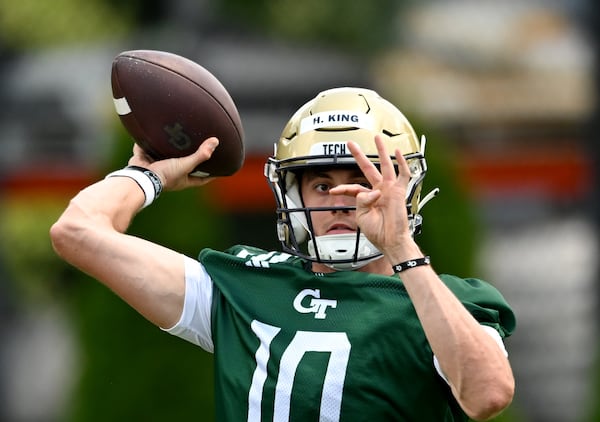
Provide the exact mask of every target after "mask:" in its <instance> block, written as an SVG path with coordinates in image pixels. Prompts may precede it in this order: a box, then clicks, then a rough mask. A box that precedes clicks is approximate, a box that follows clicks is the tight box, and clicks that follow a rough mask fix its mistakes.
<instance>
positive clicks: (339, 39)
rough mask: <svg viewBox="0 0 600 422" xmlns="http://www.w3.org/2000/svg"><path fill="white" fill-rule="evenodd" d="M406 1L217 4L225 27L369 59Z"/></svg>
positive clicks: (386, 40) (230, 0) (240, 0)
mask: <svg viewBox="0 0 600 422" xmlns="http://www.w3.org/2000/svg"><path fill="white" fill-rule="evenodd" d="M404 3H407V0H404V1H399V0H372V1H362V2H348V1H346V0H329V1H322V0H305V1H296V0H281V1H272V0H255V1H252V2H249V1H246V0H222V1H221V2H219V13H220V15H221V16H222V17H223V21H225V22H229V23H231V22H235V24H236V25H238V26H242V27H247V28H251V29H254V30H256V31H259V32H262V33H266V34H268V35H273V36H275V37H276V38H278V39H288V40H292V41H301V42H303V43H311V44H314V45H315V46H322V47H338V48H342V49H344V50H346V51H348V52H351V53H352V54H356V53H360V54H373V53H376V52H378V51H381V50H382V49H384V48H386V47H389V45H390V43H391V42H393V40H394V39H393V27H394V21H395V19H396V16H397V12H398V10H399V8H400V7H401V6H402V5H403V4H404Z"/></svg>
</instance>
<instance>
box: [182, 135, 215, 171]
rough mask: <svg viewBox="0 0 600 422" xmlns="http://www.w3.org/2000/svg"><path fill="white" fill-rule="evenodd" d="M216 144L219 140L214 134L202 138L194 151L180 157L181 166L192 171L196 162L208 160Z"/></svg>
mask: <svg viewBox="0 0 600 422" xmlns="http://www.w3.org/2000/svg"><path fill="white" fill-rule="evenodd" d="M218 145H219V140H218V139H217V138H215V137H214V136H213V137H211V138H208V139H206V140H204V141H203V142H202V144H200V146H199V147H198V149H197V150H196V151H195V152H194V153H192V154H190V155H188V156H185V157H182V158H181V160H182V161H181V164H182V166H183V167H185V168H186V169H189V171H192V170H193V169H194V168H196V166H197V165H198V164H200V163H203V162H205V161H208V160H209V159H210V157H212V154H213V152H214V151H215V149H216V148H217V146H218Z"/></svg>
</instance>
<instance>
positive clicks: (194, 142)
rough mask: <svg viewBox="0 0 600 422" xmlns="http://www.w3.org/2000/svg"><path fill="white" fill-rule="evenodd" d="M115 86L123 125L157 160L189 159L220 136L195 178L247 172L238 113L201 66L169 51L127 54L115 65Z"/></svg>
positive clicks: (242, 132) (117, 105)
mask: <svg viewBox="0 0 600 422" xmlns="http://www.w3.org/2000/svg"><path fill="white" fill-rule="evenodd" d="M111 85H112V92H113V99H114V102H115V108H116V110H117V113H118V114H119V117H120V119H121V122H122V123H123V125H124V126H125V128H126V129H127V132H128V133H129V134H130V135H131V136H132V137H133V139H134V140H135V142H136V143H137V144H138V145H140V146H141V147H142V149H144V151H145V152H146V153H147V154H148V155H149V156H150V157H152V158H153V159H155V160H161V159H165V158H173V157H182V156H185V155H189V154H191V153H193V152H195V151H196V150H197V149H198V147H199V146H200V144H201V143H202V142H203V141H204V140H205V139H207V138H209V137H211V136H216V137H217V138H219V146H218V147H217V149H216V150H215V151H214V153H213V155H212V157H211V158H210V159H209V160H208V161H206V162H204V163H201V164H200V165H199V166H198V167H196V169H194V171H193V172H192V175H195V176H201V177H206V176H230V175H232V174H234V173H235V172H236V171H238V170H239V169H240V168H241V166H242V164H243V162H244V131H243V127H242V122H241V119H240V116H239V113H238V110H237V108H236V106H235V103H234V102H233V99H232V98H231V96H230V95H229V93H228V92H227V90H226V89H225V87H224V86H223V85H222V84H221V82H220V81H219V80H218V79H217V78H216V77H215V76H214V75H213V74H212V73H210V72H209V71H208V70H206V69H205V68H203V67H202V66H200V65H199V64H197V63H195V62H193V61H191V60H189V59H187V58H184V57H182V56H178V55H176V54H173V53H168V52H164V51H155V50H132V51H125V52H123V53H120V54H119V55H117V56H116V57H115V58H114V60H113V63H112V71H111Z"/></svg>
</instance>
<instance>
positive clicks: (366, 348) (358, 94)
mask: <svg viewBox="0 0 600 422" xmlns="http://www.w3.org/2000/svg"><path fill="white" fill-rule="evenodd" d="M215 148H218V140H217V139H215V138H211V139H208V140H207V141H205V142H204V143H203V144H202V145H201V147H200V148H199V149H198V151H197V152H195V153H194V154H192V155H190V156H187V157H183V158H178V159H168V160H161V161H152V160H151V159H149V157H148V156H147V155H146V154H144V153H143V151H142V150H141V149H140V148H139V147H137V146H135V147H134V153H133V156H132V157H131V159H130V161H129V164H130V166H133V167H129V168H126V169H124V170H118V171H116V172H114V173H111V174H110V175H109V176H107V177H106V178H105V179H104V180H102V181H99V182H97V183H95V184H93V185H91V186H89V187H87V188H86V189H84V190H83V191H81V192H80V193H79V194H77V195H76V196H75V197H74V198H73V199H72V201H71V202H70V204H69V206H68V208H67V209H66V210H65V212H64V213H63V215H62V216H61V217H60V218H59V220H58V221H57V222H56V223H55V224H54V225H53V227H52V229H51V238H52V241H53V245H54V248H55V249H56V251H57V253H58V254H59V255H60V256H61V257H63V258H64V259H65V260H67V261H68V262H70V263H71V264H73V265H74V266H76V267H78V268H80V269H81V270H82V271H85V272H86V273H88V274H90V275H91V276H93V277H95V278H96V279H98V280H99V281H100V282H102V283H104V284H105V285H106V286H108V287H109V288H110V289H112V290H113V291H114V292H116V293H117V294H118V295H119V296H120V297H121V298H123V299H124V300H125V301H126V302H127V303H129V304H130V305H131V306H132V307H133V308H135V309H136V310H137V311H138V312H140V313H141V314H142V315H144V316H145V317H146V318H147V319H148V320H149V321H151V322H152V323H154V324H156V325H157V326H159V327H160V328H162V329H163V330H165V331H167V332H169V333H171V334H173V335H177V336H180V337H182V338H184V339H186V340H188V341H191V342H193V343H195V344H197V345H198V346H200V347H202V348H203V349H204V350H207V351H209V352H213V353H214V356H215V379H216V400H217V403H216V404H217V407H216V410H217V419H218V420H219V421H236V422H237V421H241V420H246V421H265V420H269V421H289V420H302V421H313V420H314V421H317V420H319V421H358V420H374V421H375V420H377V421H384V420H385V421H393V420H398V421H436V422H439V421H463V420H467V418H468V417H470V418H472V419H475V420H486V419H489V418H492V417H494V416H495V415H497V414H498V413H500V412H501V411H502V410H503V409H505V408H506V407H507V406H508V405H509V404H510V402H511V400H512V398H513V394H514V378H513V374H512V371H511V367H510V364H509V361H508V359H507V353H506V350H505V347H504V345H503V338H505V337H506V336H508V335H510V334H511V333H512V331H513V329H514V327H515V317H514V314H513V312H512V310H511V308H510V306H509V305H508V304H507V303H506V302H505V300H504V299H503V297H502V295H501V294H500V293H499V292H498V291H497V290H496V289H495V288H493V287H492V286H491V285H489V284H488V283H486V282H484V281H482V280H479V279H473V278H469V279H463V278H459V277H456V276H452V275H438V274H437V273H436V272H435V270H434V268H433V266H432V265H433V264H432V261H431V260H430V258H429V257H428V256H425V255H424V254H423V252H422V251H421V250H420V248H419V246H418V245H417V243H416V242H415V239H414V236H415V234H416V233H418V231H419V230H420V227H421V216H420V214H419V211H420V208H421V207H422V206H423V205H424V204H425V202H427V201H428V200H429V199H430V198H431V197H433V195H434V194H435V190H434V191H433V192H432V193H431V194H428V195H425V196H424V197H423V198H421V188H422V183H423V178H424V176H425V173H426V171H427V165H426V161H425V156H424V153H425V138H424V137H422V138H421V139H419V138H418V137H417V135H416V133H415V131H414V130H413V128H412V127H411V125H410V123H409V122H408V120H407V119H406V118H405V116H404V115H403V114H402V113H401V112H400V111H399V110H398V109H397V108H396V107H395V106H394V105H392V104H391V103H390V102H388V101H387V100H385V99H383V98H381V97H380V96H379V95H378V94H377V93H376V92H374V91H371V90H367V89H360V88H335V89H331V90H327V91H324V92H321V93H319V94H318V95H317V96H316V97H315V98H314V99H312V100H311V101H309V102H308V103H306V104H305V105H303V106H302V107H301V108H300V109H299V110H298V111H297V112H296V113H295V114H294V116H292V118H291V119H290V121H289V122H288V124H287V125H286V127H285V128H284V130H283V133H282V135H281V138H280V139H279V141H278V142H277V144H276V149H275V153H274V155H273V156H272V157H270V158H269V159H268V162H267V163H266V166H265V175H266V178H267V183H269V185H270V186H271V188H272V190H273V193H274V196H275V200H276V202H277V235H278V237H279V240H280V241H281V243H282V251H265V250H260V249H257V248H252V247H247V246H234V247H232V248H230V249H228V250H227V251H225V252H220V251H216V250H212V249H203V250H202V251H201V252H200V254H199V257H198V259H193V258H190V257H187V256H183V255H181V254H180V253H178V252H176V251H173V250H170V249H167V248H165V247H162V246H160V245H157V244H154V243H151V242H148V241H146V240H143V239H141V238H138V237H133V236H130V235H127V234H125V232H126V230H127V227H128V225H129V223H130V221H131V220H132V219H133V218H134V216H135V214H136V213H137V212H138V211H139V210H140V209H141V208H142V207H144V206H147V205H149V204H150V203H151V202H152V200H153V199H155V197H156V196H158V195H159V194H160V191H161V189H163V188H164V189H166V190H177V189H183V188H189V187H193V186H200V185H203V184H205V183H207V182H208V181H209V179H200V178H195V177H190V176H189V173H190V172H191V171H192V169H194V168H195V167H196V166H197V165H198V164H199V163H201V162H203V161H205V160H207V159H208V158H209V157H210V156H211V154H212V152H213V151H214V150H215ZM440 241H444V240H443V239H441V240H440ZM434 262H435V257H433V263H434Z"/></svg>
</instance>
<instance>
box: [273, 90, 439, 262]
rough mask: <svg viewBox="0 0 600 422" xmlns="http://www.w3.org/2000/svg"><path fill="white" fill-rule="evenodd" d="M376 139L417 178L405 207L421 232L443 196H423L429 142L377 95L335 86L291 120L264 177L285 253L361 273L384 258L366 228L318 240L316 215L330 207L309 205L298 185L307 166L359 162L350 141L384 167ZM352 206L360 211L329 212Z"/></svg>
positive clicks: (411, 220) (412, 176) (303, 108)
mask: <svg viewBox="0 0 600 422" xmlns="http://www.w3.org/2000/svg"><path fill="white" fill-rule="evenodd" d="M377 134H379V135H381V136H383V138H384V141H385V143H386V147H387V151H388V152H389V153H390V154H391V157H392V160H393V161H394V162H396V159H395V157H394V156H393V154H394V151H395V150H396V149H400V151H402V154H403V155H404V157H405V158H406V160H407V162H408V165H409V168H410V171H411V179H410V182H409V185H408V190H407V194H406V207H407V211H408V216H409V224H410V228H411V231H412V232H413V234H416V233H418V232H419V230H420V227H421V222H422V218H421V216H420V215H419V210H420V209H421V207H422V206H423V205H424V204H425V202H427V201H428V200H429V199H431V198H432V197H433V196H435V194H436V193H437V189H435V190H434V191H432V192H431V193H430V194H429V195H427V197H426V198H424V200H423V201H421V199H420V196H421V188H422V183H423V178H424V177H425V173H426V172H427V164H426V161H425V156H424V153H425V137H421V139H419V138H418V137H417V135H416V133H415V131H414V129H413V128H412V126H411V124H410V123H409V121H408V120H407V119H406V117H405V116H404V115H403V114H402V113H401V112H400V111H399V110H398V109H397V108H396V107H395V106H394V105H393V104H391V103H390V102H389V101H387V100H385V99H383V98H381V97H380V96H379V95H378V94H377V93H376V92H375V91H372V90H368V89H363V88H334V89H330V90H327V91H323V92H321V93H319V94H318V95H317V96H316V97H315V98H314V99H312V100H311V101H309V102H307V103H306V104H305V105H303V106H302V107H301V108H300V109H299V110H298V111H297V112H296V113H295V114H294V115H293V116H292V118H291V119H290V120H289V122H288V123H287V125H286V126H285V128H284V129H283V132H282V134H281V137H280V139H279V141H278V142H277V143H276V144H275V153H274V156H273V157H270V158H269V159H268V161H267V163H266V165H265V176H266V178H267V181H268V183H269V185H270V187H271V189H272V190H273V193H274V195H275V200H276V202H277V211H276V212H277V234H278V238H279V240H280V241H281V243H282V246H283V249H284V250H285V251H286V252H289V253H291V254H293V255H297V256H300V257H302V258H304V259H308V260H310V261H313V262H321V263H324V264H327V265H329V266H330V267H331V268H333V269H335V270H354V269H357V268H360V267H362V266H363V265H365V264H366V263H368V262H369V261H371V260H373V259H376V258H378V257H379V256H381V252H380V251H378V250H377V249H376V248H375V246H373V245H372V244H371V243H370V242H369V241H368V239H367V238H366V237H365V236H364V234H361V233H360V230H359V231H358V232H357V233H356V234H353V233H351V234H349V235H348V234H335V235H326V236H315V235H314V233H313V230H312V221H311V213H312V212H315V211H323V210H324V209H323V208H318V209H316V208H307V207H304V204H303V203H302V199H301V196H300V192H299V181H298V174H300V172H301V171H302V169H303V168H306V167H313V166H329V167H330V166H348V165H352V164H355V161H354V158H353V157H352V155H351V154H350V151H349V150H348V149H347V146H346V144H347V142H348V141H350V140H352V141H354V142H356V143H358V144H359V145H360V148H361V149H362V150H363V151H364V153H365V154H366V155H367V157H369V158H370V159H371V161H373V162H374V163H375V164H378V163H379V156H378V153H377V148H376V146H375V142H374V138H375V135H377ZM348 209H350V210H354V207H338V208H329V209H328V210H348ZM305 243H306V244H305Z"/></svg>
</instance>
